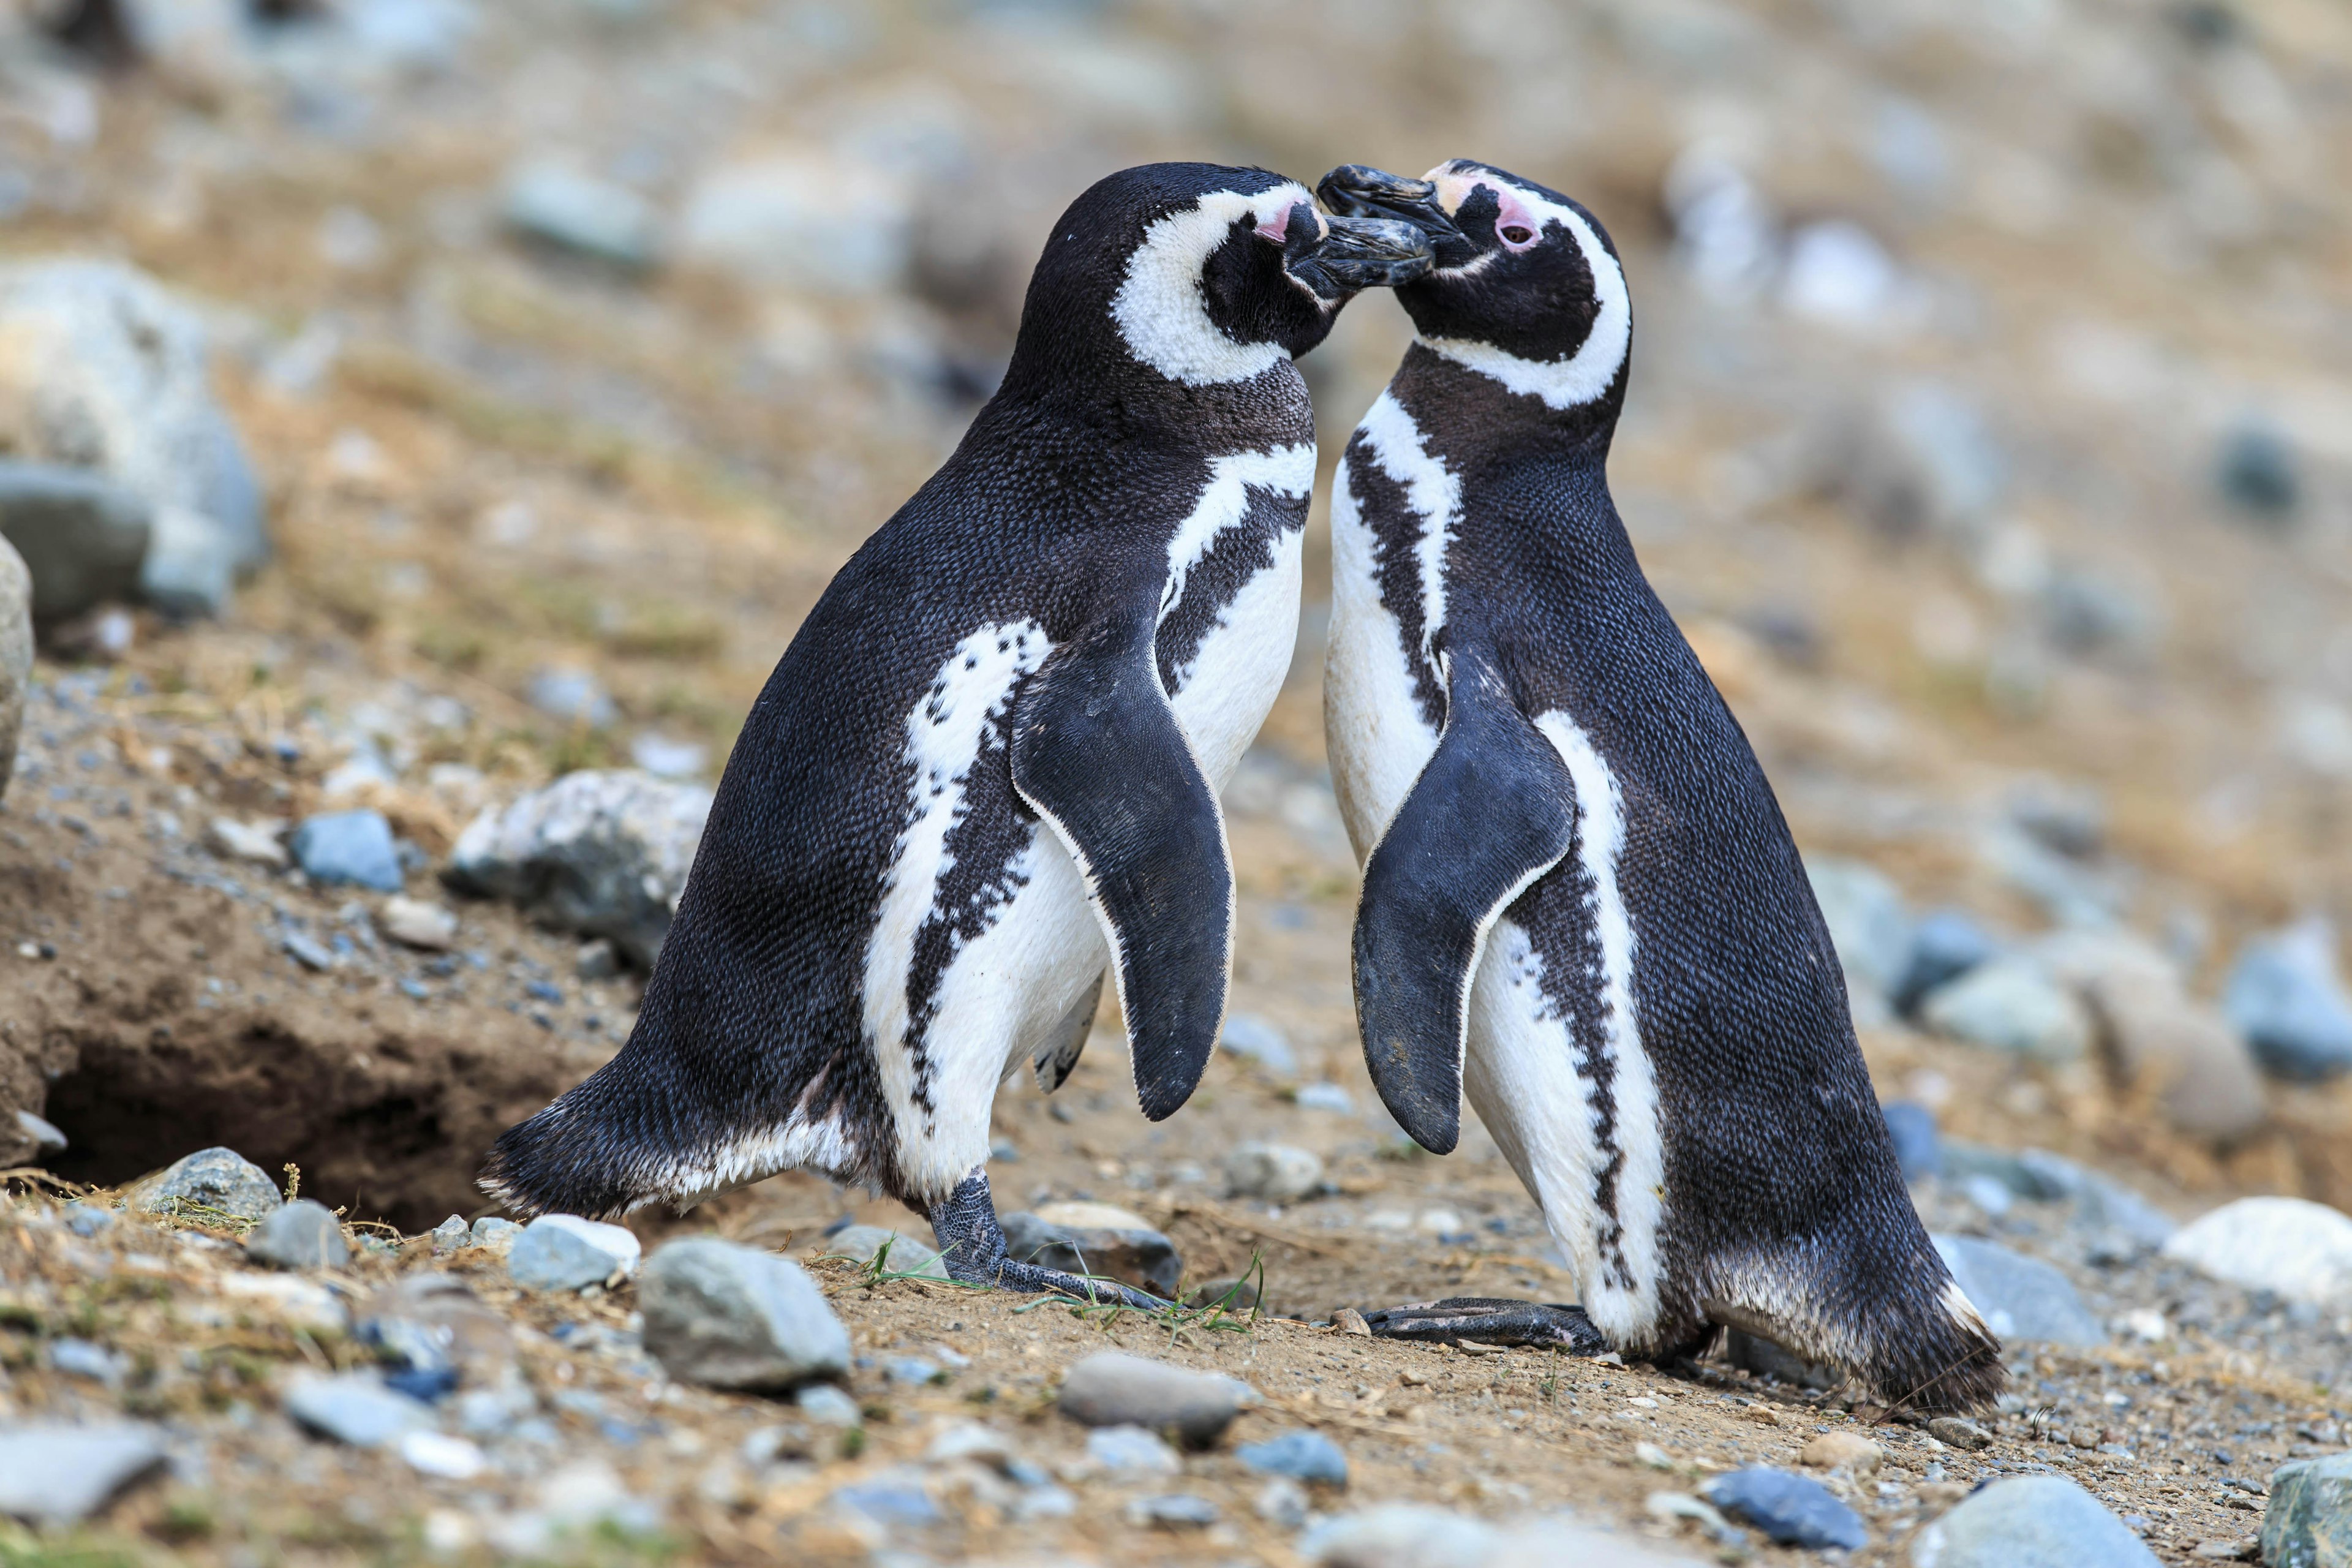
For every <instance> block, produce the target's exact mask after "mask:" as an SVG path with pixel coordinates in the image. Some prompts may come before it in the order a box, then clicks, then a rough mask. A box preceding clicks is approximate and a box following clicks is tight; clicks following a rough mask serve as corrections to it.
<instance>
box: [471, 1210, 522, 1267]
mask: <svg viewBox="0 0 2352 1568" xmlns="http://www.w3.org/2000/svg"><path fill="white" fill-rule="evenodd" d="M473 1233H474V1245H475V1246H476V1247H488V1249H489V1250H490V1251H492V1252H495V1253H497V1254H498V1255H499V1257H501V1258H503V1257H505V1256H506V1255H507V1254H508V1253H509V1252H512V1251H513V1250H514V1244H515V1238H516V1237H519V1236H520V1235H522V1226H519V1225H517V1224H516V1223H515V1222H514V1221H512V1220H510V1219H500V1218H499V1217H498V1216H497V1215H483V1216H482V1217H481V1218H479V1219H478V1220H476V1221H475V1222H474V1226H473Z"/></svg>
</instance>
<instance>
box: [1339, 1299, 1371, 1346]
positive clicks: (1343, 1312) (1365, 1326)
mask: <svg viewBox="0 0 2352 1568" xmlns="http://www.w3.org/2000/svg"><path fill="white" fill-rule="evenodd" d="M1331 1326H1332V1327H1333V1328H1335V1329H1337V1330H1339V1331H1340V1332H1341V1333H1343V1334H1352V1335H1354V1336H1356V1337H1357V1338H1359V1339H1367V1340H1368V1339H1370V1338H1371V1337H1372V1325H1371V1324H1370V1323H1368V1322H1366V1321H1364V1314H1363V1313H1361V1312H1359V1311H1358V1310H1356V1309H1355V1308H1353V1307H1342V1308H1340V1309H1339V1310H1338V1311H1336V1312H1334V1313H1332V1314H1331Z"/></svg>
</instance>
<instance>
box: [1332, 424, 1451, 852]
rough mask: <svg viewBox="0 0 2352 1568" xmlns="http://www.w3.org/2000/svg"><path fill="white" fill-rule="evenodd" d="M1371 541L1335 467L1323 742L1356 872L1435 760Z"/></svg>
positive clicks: (1431, 733)
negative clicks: (1374, 569)
mask: <svg viewBox="0 0 2352 1568" xmlns="http://www.w3.org/2000/svg"><path fill="white" fill-rule="evenodd" d="M1372 563H1373V553H1372V533H1371V530H1370V529H1369V528H1368V527H1366V526H1365V524H1364V521H1363V519H1362V517H1361V516H1360V514H1359V512H1358V510H1357V507H1356V498H1355V496H1354V494H1353V492H1352V491H1351V490H1350V489H1349V485H1348V465H1347V464H1346V463H1345V462H1344V461H1343V462H1341V463H1340V465H1339V478H1338V480H1337V482H1336V483H1335V484H1334V486H1333V488H1332V491H1331V641H1330V647H1329V649H1328V652H1327V653H1326V654H1325V656H1324V664H1323V740H1324V746H1325V749H1326V750H1327V751H1328V752H1329V753H1330V757H1331V786H1332V789H1333V791H1334V793H1336V794H1337V795H1339V816H1340V818H1341V820H1342V821H1344V822H1346V823H1347V825H1348V837H1349V841H1350V842H1351V843H1353V844H1354V845H1355V847H1356V859H1357V861H1358V863H1359V864H1360V863H1361V862H1362V861H1363V860H1364V859H1365V858H1366V857H1368V856H1370V854H1371V852H1372V846H1373V845H1375V844H1377V843H1379V842H1380V837H1381V834H1383V833H1385V832H1387V831H1388V826H1389V824H1390V823H1391V821H1393V820H1394V819H1395V817H1396V814H1397V811H1398V809H1399V808H1400V807H1402V805H1404V799H1405V796H1406V795H1410V794H1412V785H1413V781H1414V780H1416V779H1418V778H1420V777H1421V770H1422V769H1423V768H1424V767H1427V766H1428V765H1429V759H1430V757H1431V755H1432V754H1433V752H1435V751H1436V750H1437V731H1435V730H1433V729H1432V728H1430V726H1429V723H1428V721H1426V720H1424V719H1423V718H1422V716H1421V708H1420V705H1419V704H1417V703H1416V702H1415V701H1414V700H1413V696H1412V666H1411V665H1410V664H1408V663H1407V662H1406V659H1405V649H1404V639H1403V634H1402V630H1401V629H1400V627H1399V626H1398V622H1397V618H1396V616H1395V615H1394V614H1392V613H1391V611H1390V610H1389V608H1388V606H1386V605H1383V604H1381V590H1380V583H1379V581H1378V580H1377V579H1376V578H1375V577H1374V576H1373V574H1372Z"/></svg>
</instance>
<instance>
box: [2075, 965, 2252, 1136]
mask: <svg viewBox="0 0 2352 1568" xmlns="http://www.w3.org/2000/svg"><path fill="white" fill-rule="evenodd" d="M2035 951H2036V952H2037V954H2038V955H2039V956H2040V957H2041V958H2042V962H2044V963H2047V964H2049V965H2050V966H2051V968H2052V969H2053V972H2054V973H2057V974H2058V976H2059V977H2060V978H2061V979H2063V980H2064V981H2065V982H2066V983H2067V984H2071V985H2073V986H2074V988H2075V989H2076V990H2077V991H2078V992H2079V993H2080V994H2082V997H2083V999H2084V1002H2085V1003H2087V1004H2088V1005H2089V1006H2090V1009H2091V1013H2092V1016H2093V1017H2094V1018H2095V1021H2096V1022H2097V1025H2098V1032H2099V1036H2100V1038H2101V1042H2102V1044H2103V1045H2104V1046H2105V1050H2106V1055H2107V1056H2108V1058H2110V1060H2111V1061H2112V1062H2113V1064H2114V1067H2115V1068H2116V1072H2117V1073H2118V1075H2119V1076H2120V1077H2121V1078H2122V1079H2123V1080H2124V1083H2125V1086H2126V1088H2127V1089H2129V1090H2130V1091H2131V1092H2133V1093H2134V1094H2137V1095H2140V1096H2145V1097H2147V1098H2149V1099H2152V1100H2155V1101H2156V1103H2157V1104H2158V1106H2159V1107H2160V1108H2161V1110H2163V1112H2164V1115H2165V1118H2166V1120H2167V1121H2170V1122H2171V1123H2172V1125H2173V1126H2174V1127H2176V1128H2178V1129H2179V1130H2180V1131H2183V1132H2188V1133H2191V1134H2194V1135H2197V1136H2201V1137H2207V1138H2215V1139H2232V1138H2238V1137H2242V1136H2243V1135H2244V1134H2246V1133H2248V1132H2251V1131H2253V1130H2254V1129H2256V1128H2257V1127H2259V1126H2261V1125H2262V1124H2263V1121H2265V1120H2266V1119H2267V1118H2268V1116H2269V1114H2270V1107H2269V1105H2268V1103H2267V1101H2266V1100H2265V1099H2264V1096H2263V1079H2262V1074H2261V1072H2260V1070H2259V1069H2258V1068H2257V1067H2256V1065H2255V1058H2254V1056H2253V1053H2252V1051H2250V1050H2249V1049H2248V1047H2247V1045H2246V1042H2245V1041H2244V1040H2243V1039H2242V1037H2241V1036H2240V1035H2239V1033H2238V1031H2237V1030H2236V1029H2235V1028H2233V1027H2232V1026H2231V1024H2230V1023H2229V1021H2228V1020H2227V1019H2225V1018H2224V1017H2223V1016H2221V1013H2220V1012H2219V1011H2218V1010H2216V1009H2215V1008H2213V1007H2211V1006H2210V1005H2206V1004H2204V1003H2202V1002H2200V1001H2198V1000H2196V999H2195V998H2193V997H2191V996H2190V995H2189V993H2188V989H2187V987H2186V986H2185V985H2184V984H2182V981H2181V975H2180V972H2179V968H2178V967H2177V966H2176V965H2175V964H2174V963H2173V962H2172V961H2171V960H2170V959H2169V958H2168V957H2166V956H2165V954H2163V953H2162V952H2158V950H2157V949H2155V948H2154V947H2152V946H2150V945H2149V944H2147V942H2142V941H2140V940H2139V939H2137V938H2136V937H2133V936H2130V935H2128V934H2126V933H2124V932H2120V931H2069V932H2064V933H2062V934H2060V935H2057V936H2053V937H2050V938H2045V939H2044V940H2043V941H2042V942H2039V943H2037V944H2036V949H2035Z"/></svg>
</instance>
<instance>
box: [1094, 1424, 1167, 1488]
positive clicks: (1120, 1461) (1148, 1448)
mask: <svg viewBox="0 0 2352 1568" xmlns="http://www.w3.org/2000/svg"><path fill="white" fill-rule="evenodd" d="M1087 1458H1088V1459H1090V1460H1092V1461H1093V1462H1094V1463H1095V1464H1097V1465H1098V1466H1100V1467H1101V1468H1104V1469H1106V1470H1108V1471H1109V1472H1110V1473H1111V1474H1113V1475H1121V1476H1131V1475H1163V1476H1172V1475H1176V1474H1179V1473H1180V1472H1181V1471H1182V1470H1183V1468H1184V1461H1183V1460H1182V1459H1181V1458H1178V1457H1177V1453H1176V1450H1175V1449H1173V1448H1171V1447H1169V1446H1168V1445H1167V1444H1166V1443H1164V1442H1162V1441H1161V1440H1160V1436H1159V1434H1157V1433H1155V1432H1149V1431H1146V1430H1145V1429H1144V1428H1142V1427H1140V1426H1100V1427H1097V1428H1096V1429H1095V1430H1094V1431H1092V1432H1089V1433H1087Z"/></svg>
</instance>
